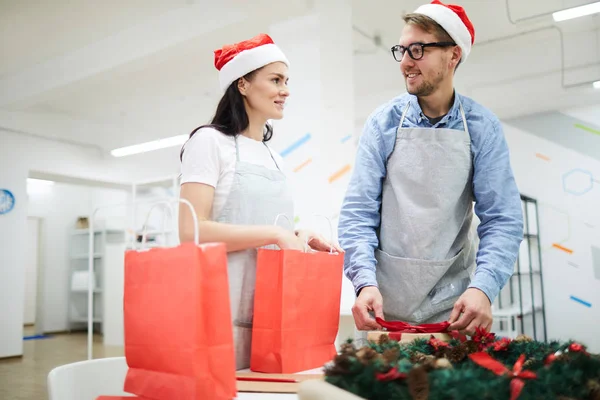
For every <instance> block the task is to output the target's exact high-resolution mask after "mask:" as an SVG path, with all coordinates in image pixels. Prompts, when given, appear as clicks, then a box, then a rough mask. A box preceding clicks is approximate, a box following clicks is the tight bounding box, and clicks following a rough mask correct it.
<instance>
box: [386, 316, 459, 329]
mask: <svg viewBox="0 0 600 400" xmlns="http://www.w3.org/2000/svg"><path fill="white" fill-rule="evenodd" d="M375 320H376V321H377V323H378V324H379V325H381V326H382V327H384V328H385V329H387V330H388V331H390V332H401V333H442V332H446V331H448V327H449V326H450V322H448V321H444V322H439V323H437V324H421V325H411V324H409V323H406V322H402V321H385V320H383V319H381V318H379V317H377V318H375Z"/></svg>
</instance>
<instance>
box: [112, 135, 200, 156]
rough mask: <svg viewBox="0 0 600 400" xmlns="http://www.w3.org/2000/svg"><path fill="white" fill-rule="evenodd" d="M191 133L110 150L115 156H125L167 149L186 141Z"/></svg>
mask: <svg viewBox="0 0 600 400" xmlns="http://www.w3.org/2000/svg"><path fill="white" fill-rule="evenodd" d="M188 137H189V135H178V136H172V137H169V138H165V139H159V140H154V141H152V142H146V143H140V144H136V145H133V146H127V147H121V148H120V149H114V150H112V151H111V152H110V154H112V155H113V157H124V156H130V155H132V154H139V153H146V152H148V151H154V150H159V149H165V148H167V147H174V146H180V145H182V144H184V143H185V141H186V140H187V139H188Z"/></svg>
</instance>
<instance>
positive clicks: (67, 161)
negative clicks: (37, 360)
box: [0, 131, 179, 357]
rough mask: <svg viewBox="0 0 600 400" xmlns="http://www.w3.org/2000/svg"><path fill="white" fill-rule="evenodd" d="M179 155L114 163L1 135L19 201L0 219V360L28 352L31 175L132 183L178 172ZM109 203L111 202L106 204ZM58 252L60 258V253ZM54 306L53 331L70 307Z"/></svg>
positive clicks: (5, 183) (7, 180)
mask: <svg viewBox="0 0 600 400" xmlns="http://www.w3.org/2000/svg"><path fill="white" fill-rule="evenodd" d="M178 154H179V150H178V149H177V148H173V149H167V150H162V151H157V152H154V153H150V154H145V155H140V156H134V157H129V158H127V159H117V160H115V159H113V158H111V157H110V156H106V155H104V154H98V153H96V152H94V151H90V150H88V149H84V148H80V147H77V146H73V145H66V144H62V143H57V142H53V141H49V140H40V139H34V138H30V137H27V136H22V135H17V134H14V133H10V132H6V131H0V188H3V189H8V190H10V191H11V192H12V193H13V194H14V196H15V198H16V204H15V208H14V209H13V210H12V211H11V212H10V213H8V214H6V215H0V304H2V307H0V323H1V324H2V329H0V357H8V356H16V355H21V354H22V351H23V345H22V334H23V307H24V293H25V262H26V261H25V260H26V259H25V248H26V247H25V243H26V240H27V237H26V226H27V215H28V206H27V191H26V180H27V177H28V174H29V172H30V171H37V172H45V173H50V174H57V175H66V176H74V177H78V178H83V179H92V180H101V181H109V182H132V181H135V180H138V179H148V178H155V177H157V176H165V175H170V174H172V173H177V172H178V170H179V161H178V160H179V157H178ZM105 200H108V199H106V198H105V199H104V200H102V201H105ZM48 212H49V211H48ZM53 251H54V252H55V253H54V254H58V250H53ZM59 279H62V278H59ZM52 291H55V292H56V293H59V292H61V291H63V289H62V288H52ZM52 301H53V302H55V301H54V300H52ZM54 305H55V306H56V310H57V311H56V314H54V315H55V318H57V319H56V321H57V322H52V323H50V325H49V328H55V329H60V326H61V323H60V322H58V321H59V320H61V319H62V317H61V316H60V312H61V310H59V309H62V310H64V309H65V308H64V307H62V306H61V304H60V301H59V302H58V303H56V302H55V304H54ZM52 312H53V313H54V311H52Z"/></svg>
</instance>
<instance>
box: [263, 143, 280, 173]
mask: <svg viewBox="0 0 600 400" xmlns="http://www.w3.org/2000/svg"><path fill="white" fill-rule="evenodd" d="M263 144H264V145H265V147H266V148H267V150H268V151H269V154H270V155H271V160H273V162H274V163H275V166H276V167H277V170H279V172H283V171H281V168H279V164H277V161H276V160H275V157H274V156H273V153H272V152H271V149H270V148H269V146H267V144H266V143H265V142H263Z"/></svg>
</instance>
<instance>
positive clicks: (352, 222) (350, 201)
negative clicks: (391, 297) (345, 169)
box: [338, 118, 386, 294]
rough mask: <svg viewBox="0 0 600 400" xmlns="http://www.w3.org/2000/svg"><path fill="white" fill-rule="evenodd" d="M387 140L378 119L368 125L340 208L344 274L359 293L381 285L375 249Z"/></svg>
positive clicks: (361, 139) (340, 239)
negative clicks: (383, 138)
mask: <svg viewBox="0 0 600 400" xmlns="http://www.w3.org/2000/svg"><path fill="white" fill-rule="evenodd" d="M383 154H384V151H383V143H382V138H381V134H380V132H379V129H378V128H377V126H376V125H375V120H374V118H371V119H369V120H368V121H367V123H366V124H365V128H364V131H363V134H362V135H361V138H360V140H359V143H358V149H357V153H356V163H355V168H354V172H353V174H352V177H351V178H350V183H349V185H348V189H347V192H346V195H345V197H344V201H343V204H342V209H341V211H340V217H339V224H338V238H339V242H340V246H341V247H342V249H344V251H345V253H346V254H345V257H344V273H345V275H346V277H348V279H350V280H351V281H352V284H353V286H354V290H355V292H356V293H357V294H358V292H359V291H360V290H361V289H362V288H363V287H365V286H377V279H376V274H375V268H376V260H375V249H376V248H377V245H378V243H379V240H378V238H377V232H376V230H377V228H378V227H379V223H380V219H381V214H380V212H379V210H380V206H381V190H382V183H383V179H384V176H385V173H386V166H385V157H384V156H383Z"/></svg>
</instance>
